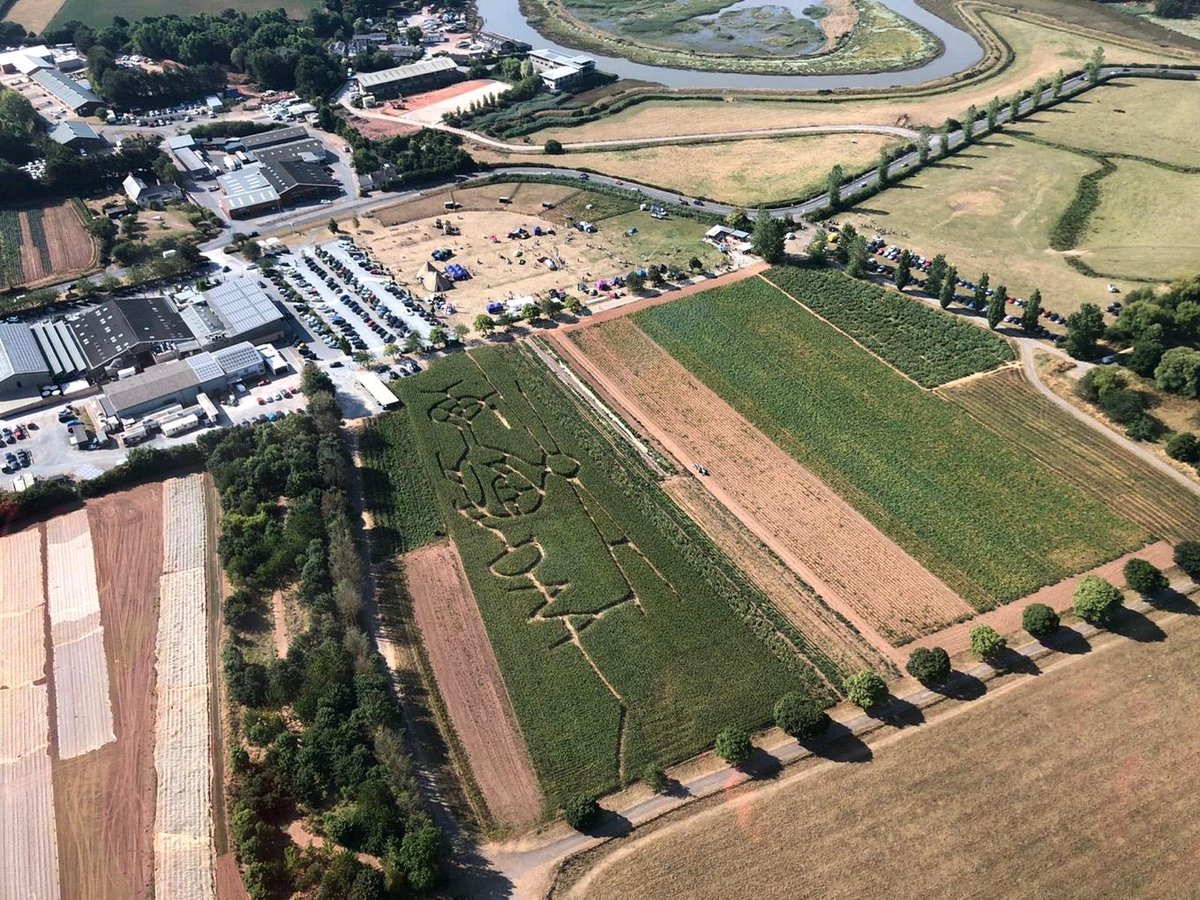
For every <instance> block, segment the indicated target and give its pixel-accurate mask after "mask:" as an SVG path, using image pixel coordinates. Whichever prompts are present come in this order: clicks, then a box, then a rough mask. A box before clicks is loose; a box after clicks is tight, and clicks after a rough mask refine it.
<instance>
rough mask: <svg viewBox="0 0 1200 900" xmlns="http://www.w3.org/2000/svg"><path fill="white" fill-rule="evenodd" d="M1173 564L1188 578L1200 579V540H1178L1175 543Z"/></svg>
mask: <svg viewBox="0 0 1200 900" xmlns="http://www.w3.org/2000/svg"><path fill="white" fill-rule="evenodd" d="M1175 565H1177V566H1179V568H1180V569H1182V570H1183V574H1185V575H1187V577H1188V578H1192V579H1200V541H1180V542H1179V543H1178V544H1176V545H1175Z"/></svg>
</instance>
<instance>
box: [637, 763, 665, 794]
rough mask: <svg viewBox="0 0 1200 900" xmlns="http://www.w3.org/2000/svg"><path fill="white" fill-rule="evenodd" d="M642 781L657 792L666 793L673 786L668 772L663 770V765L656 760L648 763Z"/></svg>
mask: <svg viewBox="0 0 1200 900" xmlns="http://www.w3.org/2000/svg"><path fill="white" fill-rule="evenodd" d="M642 781H644V782H646V787H648V788H650V790H652V791H654V793H656V794H665V793H666V792H667V790H668V788H670V786H671V782H670V780H669V779H668V778H667V773H666V772H664V771H663V770H662V766H660V765H659V764H658V763H655V762H651V763H646V769H645V771H644V772H642Z"/></svg>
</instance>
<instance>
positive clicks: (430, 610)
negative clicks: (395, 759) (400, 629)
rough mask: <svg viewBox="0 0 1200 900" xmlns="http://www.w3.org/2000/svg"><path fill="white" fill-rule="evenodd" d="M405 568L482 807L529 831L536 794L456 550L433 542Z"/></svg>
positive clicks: (536, 812)
mask: <svg viewBox="0 0 1200 900" xmlns="http://www.w3.org/2000/svg"><path fill="white" fill-rule="evenodd" d="M403 562H404V573H405V581H406V582H407V586H408V593H409V596H410V597H411V598H412V605H413V617H414V619H415V621H416V625H417V628H418V629H419V630H420V632H421V641H422V644H423V645H424V647H425V653H426V655H427V656H428V658H429V665H430V667H431V668H432V669H433V675H434V679H435V680H436V681H437V687H438V692H439V693H440V694H441V697H442V700H443V702H444V703H445V705H446V709H447V712H448V714H449V716H450V721H451V723H452V724H453V726H454V731H455V733H456V734H457V736H458V739H459V741H460V742H461V743H462V745H463V748H464V749H465V750H466V753H467V758H468V759H469V760H470V763H471V770H472V773H473V774H474V777H475V781H476V783H477V784H478V785H479V790H480V792H481V793H482V794H483V798H484V801H485V802H486V803H487V806H488V809H489V810H490V811H491V813H492V815H493V816H494V817H495V819H496V820H497V821H498V822H500V823H501V824H503V825H506V826H509V827H512V828H523V827H527V826H529V825H532V824H533V823H534V822H536V821H537V820H538V818H539V817H540V815H541V812H542V807H543V805H544V800H543V798H542V792H541V788H540V787H539V785H538V781H537V776H536V775H535V774H534V771H533V761H532V760H531V759H530V757H529V750H528V749H527V748H526V746H525V740H524V737H523V736H522V735H521V731H520V729H519V728H518V727H517V721H516V716H515V715H514V713H513V709H512V703H511V701H510V700H509V697H508V692H507V690H506V689H505V687H504V679H503V678H502V677H501V675H500V666H499V664H498V663H497V662H496V655H495V653H494V652H493V651H492V645H491V643H490V642H489V641H488V636H487V631H486V630H485V629H484V625H483V619H482V618H481V617H480V615H479V609H478V607H476V605H475V597H474V595H473V594H472V592H471V586H470V584H468V583H467V576H466V574H465V573H464V572H463V567H462V561H461V560H460V559H459V556H458V551H457V550H456V549H455V548H454V546H453V545H450V544H435V545H432V546H429V547H423V548H421V549H420V550H414V551H413V552H412V553H408V554H406V555H405V556H404V557H403Z"/></svg>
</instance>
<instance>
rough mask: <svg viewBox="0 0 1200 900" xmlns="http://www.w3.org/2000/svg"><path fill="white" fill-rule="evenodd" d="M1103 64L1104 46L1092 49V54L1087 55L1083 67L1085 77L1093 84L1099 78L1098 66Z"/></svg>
mask: <svg viewBox="0 0 1200 900" xmlns="http://www.w3.org/2000/svg"><path fill="white" fill-rule="evenodd" d="M1103 65H1104V48H1103V47H1096V49H1095V50H1093V51H1092V55H1091V56H1089V57H1088V61H1087V65H1086V66H1085V67H1084V72H1085V73H1086V74H1087V79H1088V81H1090V82H1091V83H1092V84H1095V83H1096V82H1097V81H1098V80H1099V79H1100V67H1101V66H1103Z"/></svg>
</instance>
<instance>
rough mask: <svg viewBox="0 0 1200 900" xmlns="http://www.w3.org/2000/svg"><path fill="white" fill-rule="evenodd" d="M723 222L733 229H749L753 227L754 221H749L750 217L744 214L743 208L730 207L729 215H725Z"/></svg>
mask: <svg viewBox="0 0 1200 900" xmlns="http://www.w3.org/2000/svg"><path fill="white" fill-rule="evenodd" d="M725 224H726V225H728V226H729V227H730V228H732V229H734V230H735V231H749V230H750V229H751V228H753V227H754V223H753V222H751V221H750V217H749V216H748V215H746V211H745V210H744V209H732V210H730V211H729V215H727V216H726V217H725Z"/></svg>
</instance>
